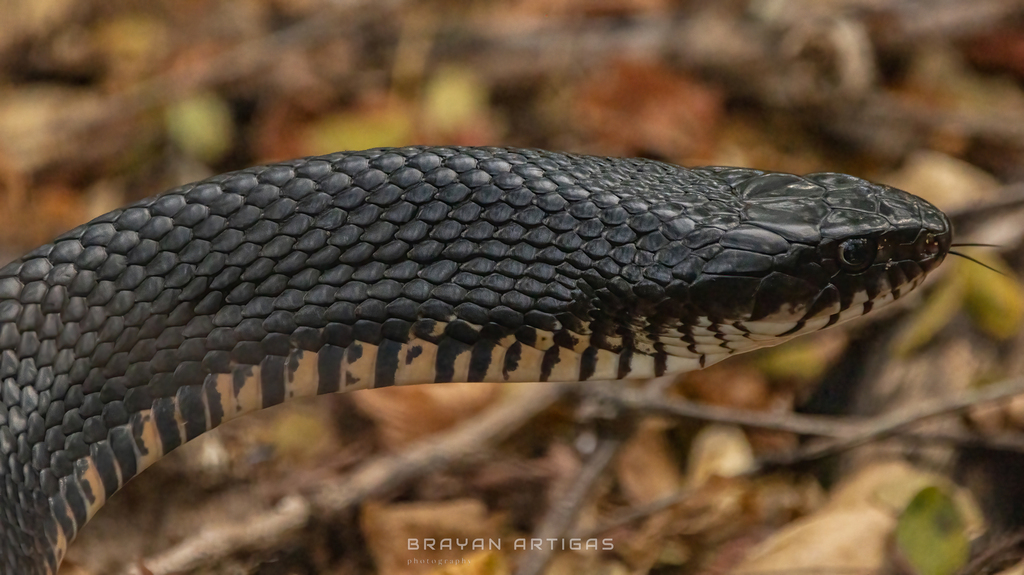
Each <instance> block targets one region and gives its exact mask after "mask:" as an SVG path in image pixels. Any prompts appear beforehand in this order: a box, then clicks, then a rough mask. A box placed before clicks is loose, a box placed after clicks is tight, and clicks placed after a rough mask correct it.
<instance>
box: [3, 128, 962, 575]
mask: <svg viewBox="0 0 1024 575" xmlns="http://www.w3.org/2000/svg"><path fill="white" fill-rule="evenodd" d="M951 237H952V230H951V227H950V224H949V221H948V220H947V219H946V217H945V216H944V215H943V213H942V212H940V211H939V210H938V209H936V208H935V207H933V206H932V205H931V204H929V203H927V202H925V201H924V200H921V199H919V198H917V197H915V196H912V195H910V194H907V193H905V192H902V191H900V190H896V189H893V188H890V187H887V186H881V185H876V184H871V183H868V182H866V181H864V180H861V179H858V178H855V177H851V176H847V175H842V174H833V173H822V174H811V175H807V176H795V175H790V174H781V173H768V172H762V171H757V170H751V169H739V168H721V167H707V168H698V169H686V168H681V167H677V166H673V165H669V164H664V163H660V162H655V161H650V160H643V159H617V158H599V157H591V156H578V155H570V154H559V153H552V152H545V151H539V150H521V149H509V148H459V147H447V148H443V147H409V148H400V149H376V150H369V151H364V152H345V153H337V154H332V155H328V156H320V157H315V158H306V159H300V160H294V161H290V162H284V163H280V164H274V165H268V166H261V167H256V168H250V169H246V170H242V171H238V172H231V173H227V174H222V175H218V176H214V177H212V178H209V179H207V180H204V181H201V182H197V183H194V184H189V185H186V186H182V187H179V188H175V189H173V190H170V191H168V192H165V193H163V194H161V195H158V196H155V197H152V198H148V199H145V200H142V201H140V202H137V203H135V204H133V205H131V206H128V207H126V208H123V209H119V210H115V211H113V212H111V213H109V214H106V215H104V216H101V217H99V218H96V219H95V220H93V221H91V222H89V223H88V224H85V225H82V226H79V227H77V228H75V229H74V230H72V231H70V232H68V233H66V234H64V235H62V236H60V237H59V238H57V239H56V240H54V242H53V243H51V244H47V245H45V246H42V247H40V248H38V249H36V250H33V251H32V252H30V253H29V254H27V255H25V256H24V257H22V258H20V259H18V260H17V261H15V262H13V263H11V264H9V265H7V266H6V267H4V268H3V269H2V270H0V451H2V454H0V455H2V457H0V478H2V490H0V574H2V575H42V574H52V573H54V572H55V571H56V569H57V566H58V565H59V563H60V561H61V559H62V557H63V555H64V553H65V551H66V549H67V546H68V544H69V543H70V542H71V540H72V539H73V538H74V537H75V535H76V533H78V531H79V529H81V528H82V526H83V525H85V523H86V522H87V521H88V520H89V518H90V517H92V515H93V514H94V513H95V512H96V510H97V509H98V508H99V507H100V506H102V505H103V503H104V502H105V501H106V500H107V498H109V497H110V496H111V495H113V494H114V492H115V491H117V490H118V489H119V488H120V487H121V486H122V485H124V483H125V482H126V481H128V480H129V479H131V478H132V477H134V476H135V475H136V474H138V473H140V472H141V471H142V470H143V469H145V468H146V467H148V466H149V465H152V464H153V463H154V462H155V461H157V460H158V459H160V457H162V456H163V455H164V454H166V453H167V452H168V451H170V450H172V449H174V448H175V447H177V446H179V445H181V444H182V443H184V442H186V441H188V440H190V439H192V438H194V437H196V436H197V435H199V434H201V433H203V432H205V431H207V430H209V429H211V428H213V427H215V426H217V425H219V424H220V423H222V422H224V421H227V420H229V419H231V418H234V417H237V416H238V415H241V414H243V413H246V412H250V411H253V410H257V409H261V408H264V407H268V406H271V405H275V404H278V403H281V402H283V401H286V400H287V399H289V398H292V397H298V396H306V395H314V394H322V393H333V392H338V391H347V390H352V389H361V388H368V387H383V386H390V385H406V384H414V383H430V382H449V381H583V380H607V379H633V378H647V377H652V376H657V375H662V374H668V373H680V372H684V371H689V370H693V369H699V368H701V367H704V366H707V365H710V364H713V363H715V362H717V361H720V360H722V359H724V358H726V357H728V356H729V355H730V354H733V353H738V352H743V351H747V350H750V349H754V348H758V347H763V346H767V345H774V344H776V343H779V342H781V341H783V340H786V339H788V338H790V337H793V336H796V335H799V334H802V333H807V332H810V331H814V330H818V329H821V328H823V327H827V326H830V325H833V324H836V323H839V322H841V321H844V320H846V319H849V318H852V317H856V316H860V315H862V314H865V313H867V312H869V311H871V310H872V309H874V308H878V307H880V306H881V305H884V304H886V303H888V302H891V301H892V300H895V299H897V298H899V297H900V296H901V295H902V294H904V293H906V292H907V291H909V290H911V289H913V288H914V287H916V286H917V285H918V284H920V283H921V281H922V280H923V278H924V277H925V275H926V274H927V273H928V272H929V271H931V270H932V269H934V268H935V267H936V266H938V265H939V263H941V262H942V260H943V258H944V257H945V255H946V253H947V252H948V249H949V246H950V241H951Z"/></svg>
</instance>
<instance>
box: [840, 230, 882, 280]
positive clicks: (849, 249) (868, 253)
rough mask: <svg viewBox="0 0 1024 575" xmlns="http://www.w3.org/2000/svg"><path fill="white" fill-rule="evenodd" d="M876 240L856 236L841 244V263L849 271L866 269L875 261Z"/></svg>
mask: <svg viewBox="0 0 1024 575" xmlns="http://www.w3.org/2000/svg"><path fill="white" fill-rule="evenodd" d="M876 251H877V250H876V249H875V242H873V241H872V240H869V239H866V238H854V239H851V240H846V241H844V242H843V243H841V244H839V263H840V264H842V266H843V269H844V270H846V271H848V272H860V271H864V270H865V269H867V268H868V266H870V265H871V264H872V263H874V261H875V252H876Z"/></svg>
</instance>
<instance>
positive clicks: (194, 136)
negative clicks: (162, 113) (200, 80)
mask: <svg viewBox="0 0 1024 575" xmlns="http://www.w3.org/2000/svg"><path fill="white" fill-rule="evenodd" d="M166 122H167V134H168V135H169V136H170V138H171V140H173V141H174V143H175V144H177V145H178V147H179V148H181V149H182V150H184V151H185V152H186V153H187V154H189V155H191V156H192V157H194V158H196V159H198V160H199V161H201V162H206V163H212V162H216V161H217V160H219V159H221V158H222V157H223V156H224V154H225V153H227V151H228V150H230V149H231V143H232V140H233V139H234V136H235V124H234V120H233V119H232V117H231V108H230V106H228V103H227V102H225V101H224V100H223V99H222V98H220V97H219V96H217V95H216V94H213V93H205V94H197V95H195V96H192V97H190V98H188V99H185V100H181V101H180V102H175V103H174V104H172V105H171V106H170V107H168V108H167V113H166Z"/></svg>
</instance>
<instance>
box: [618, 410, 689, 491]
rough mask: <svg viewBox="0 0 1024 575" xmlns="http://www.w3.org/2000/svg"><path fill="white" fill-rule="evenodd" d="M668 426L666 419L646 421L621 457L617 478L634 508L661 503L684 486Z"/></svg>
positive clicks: (648, 419) (619, 458) (624, 448)
mask: <svg viewBox="0 0 1024 575" xmlns="http://www.w3.org/2000/svg"><path fill="white" fill-rule="evenodd" d="M669 426H670V424H669V423H668V422H667V421H665V420H663V419H658V418H653V417H649V418H646V419H644V420H643V421H642V422H641V423H640V425H639V428H638V429H637V430H636V433H634V434H633V436H632V437H631V438H630V439H629V441H628V442H627V443H626V445H624V446H623V448H622V451H621V452H620V453H619V456H618V459H617V461H616V475H617V476H618V480H619V485H620V487H621V489H622V492H623V494H624V495H625V496H626V500H627V501H629V502H630V503H631V504H632V505H642V504H644V503H650V502H652V501H655V500H658V499H661V498H663V497H666V496H668V495H670V494H672V493H674V492H676V491H677V490H678V489H679V488H680V485H682V481H683V478H682V474H681V473H680V472H679V466H678V464H677V462H676V461H677V458H676V457H674V456H673V453H672V449H671V447H670V446H669V444H668V441H667V440H666V439H665V430H666V429H667V428H668V427H669Z"/></svg>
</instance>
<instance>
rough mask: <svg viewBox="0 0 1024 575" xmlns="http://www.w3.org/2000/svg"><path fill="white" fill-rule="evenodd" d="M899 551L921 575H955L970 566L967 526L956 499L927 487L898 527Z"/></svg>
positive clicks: (897, 543) (901, 519)
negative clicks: (965, 566) (967, 564)
mask: <svg viewBox="0 0 1024 575" xmlns="http://www.w3.org/2000/svg"><path fill="white" fill-rule="evenodd" d="M896 548H897V550H898V551H899V553H900V555H901V556H902V558H903V559H904V560H905V561H906V562H907V564H908V565H909V566H910V567H911V568H912V569H913V570H914V572H915V573H916V574H917V575H952V574H953V573H956V572H957V571H959V570H960V568H961V567H963V566H964V565H965V564H966V563H967V559H968V557H969V554H970V541H969V539H968V537H967V525H966V522H965V521H964V518H963V517H962V516H961V515H960V511H959V510H958V509H957V506H956V503H955V502H954V501H953V498H952V497H950V496H949V495H947V494H946V493H945V492H944V491H942V490H941V489H939V488H938V487H934V486H933V487H926V488H924V489H922V490H921V491H919V492H918V493H917V495H915V496H914V498H913V499H912V500H911V501H910V503H909V504H907V507H906V509H904V510H903V513H902V514H901V515H900V518H899V523H898V524H897V525H896Z"/></svg>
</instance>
